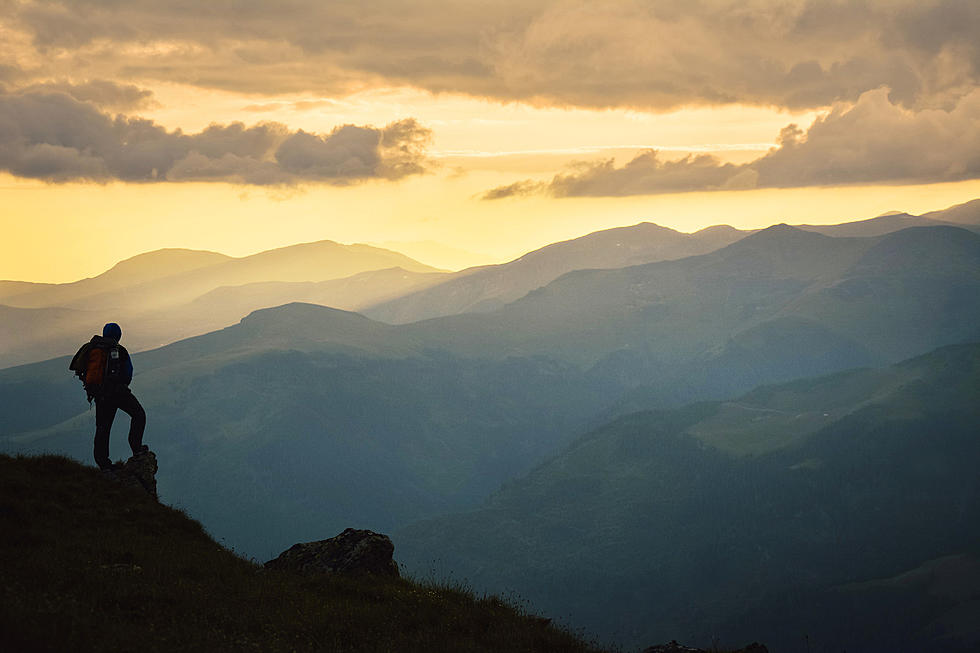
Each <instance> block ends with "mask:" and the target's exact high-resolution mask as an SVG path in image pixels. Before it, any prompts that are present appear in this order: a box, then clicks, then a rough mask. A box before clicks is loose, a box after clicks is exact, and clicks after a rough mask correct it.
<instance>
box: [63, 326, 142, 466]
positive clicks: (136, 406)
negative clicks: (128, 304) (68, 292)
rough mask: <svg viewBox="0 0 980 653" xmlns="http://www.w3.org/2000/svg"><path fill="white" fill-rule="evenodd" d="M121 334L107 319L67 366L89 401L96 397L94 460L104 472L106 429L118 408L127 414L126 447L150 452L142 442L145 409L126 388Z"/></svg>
mask: <svg viewBox="0 0 980 653" xmlns="http://www.w3.org/2000/svg"><path fill="white" fill-rule="evenodd" d="M121 337H122V329H120V328H119V325H118V324H116V323H115V322H109V323H108V324H106V325H105V326H104V327H103V328H102V335H101V336H92V339H91V340H90V341H89V342H87V343H85V344H84V345H82V346H81V348H80V349H79V350H78V353H76V354H75V357H74V358H72V360H71V365H69V366H68V369H69V370H71V371H72V372H74V373H75V375H76V376H78V378H80V379H81V380H82V383H83V384H84V386H85V393H86V395H87V396H88V400H89V403H91V402H92V400H93V399H94V400H95V463H96V464H97V465H98V466H99V469H102V470H104V471H111V470H112V469H113V466H112V462H111V461H110V460H109V431H110V429H112V421H113V419H115V417H116V411H117V410H121V411H123V412H124V413H126V414H127V415H129V417H130V423H129V447H130V448H131V449H132V450H133V455H134V456H139V455H140V454H143V453H145V452H147V451H149V448H148V447H147V446H146V445H145V444H143V429H144V428H146V412H145V411H144V410H143V407H142V406H141V405H140V402H139V401H137V399H136V397H135V396H134V395H133V393H132V391H131V390H130V389H129V383H130V381H132V380H133V361H132V360H131V359H130V357H129V352H128V351H126V348H125V347H123V346H122V345H120V344H119V339H120V338H121Z"/></svg>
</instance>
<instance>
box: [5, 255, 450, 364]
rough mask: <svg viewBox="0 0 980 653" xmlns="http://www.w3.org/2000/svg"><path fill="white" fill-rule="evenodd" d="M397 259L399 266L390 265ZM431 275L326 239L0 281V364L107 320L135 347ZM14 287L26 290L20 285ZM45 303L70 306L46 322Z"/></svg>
mask: <svg viewBox="0 0 980 653" xmlns="http://www.w3.org/2000/svg"><path fill="white" fill-rule="evenodd" d="M398 265H400V266H402V267H400V268H399V267H393V266H398ZM441 276H442V275H441V274H440V273H437V272H435V271H434V268H430V267H428V266H425V265H423V264H421V263H418V262H417V261H414V260H412V259H409V258H408V257H405V256H403V255H401V254H398V253H397V252H391V251H388V250H383V249H379V248H375V247H369V246H367V245H340V244H338V243H334V242H332V241H321V242H317V243H307V244H303V245H295V246H292V247H285V248H281V249H277V250H270V251H268V252H262V253H259V254H255V255H253V256H248V257H244V258H240V259H234V258H231V257H227V256H224V255H222V254H215V253H213V252H196V251H192V250H159V251H157V252H150V253H149V254H143V255H140V256H137V257H134V258H132V259H129V260H127V261H123V262H122V263H119V264H118V265H116V266H115V267H113V268H112V269H111V270H109V271H107V272H105V273H104V274H102V275H99V276H98V277H94V278H92V279H85V280H82V281H79V282H75V283H71V284H54V285H42V286H37V285H36V284H21V282H5V283H6V284H7V286H6V290H7V292H8V294H9V297H8V300H9V303H10V304H11V307H17V308H18V309H19V310H18V311H17V312H16V319H17V328H18V329H20V335H18V337H17V338H16V339H11V340H2V341H0V367H7V366H10V365H17V364H22V363H25V362H30V361H36V360H43V359H45V358H49V357H51V356H56V355H59V354H61V353H64V351H65V349H64V346H65V343H66V342H71V341H80V340H87V339H88V338H89V337H91V335H92V334H93V333H97V332H99V331H100V330H101V328H102V324H104V323H105V322H107V321H115V322H118V323H120V324H122V326H123V329H124V331H125V333H126V334H127V340H128V345H129V348H130V350H131V351H134V352H135V351H140V350H144V349H150V348H153V347H159V346H161V345H164V344H167V343H170V342H174V341H176V340H180V339H182V338H187V337H191V336H196V335H200V334H202V333H207V332H209V331H213V330H216V329H220V328H223V327H226V326H230V325H232V324H235V323H236V322H238V321H239V320H240V319H241V318H242V317H244V316H245V315H247V314H248V313H250V312H252V311H254V310H257V309H261V308H267V307H271V306H279V305H282V304H288V303H290V302H296V301H307V302H314V303H322V304H324V305H329V306H335V307H337V308H344V309H350V310H355V309H360V308H363V307H364V306H369V305H371V304H374V303H377V302H378V301H382V300H385V299H388V298H391V297H393V296H397V295H400V294H402V293H404V292H409V291H411V290H416V289H418V288H424V287H427V286H428V285H431V284H433V283H436V282H438V280H439V279H440V277H441ZM24 287H30V288H35V289H34V290H31V291H30V292H24V291H23V290H24ZM18 289H19V290H18ZM3 290H4V287H3V286H0V292H3ZM4 301H5V300H0V304H2V303H4ZM53 308H57V309H59V310H60V311H61V313H59V314H57V315H56V316H64V315H67V309H72V310H75V311H79V312H77V313H75V314H74V315H75V318H76V319H74V320H69V319H64V318H62V319H58V320H52V319H51V318H52V315H53V314H54V312H53V311H52V310H49V309H53ZM8 328H12V327H8Z"/></svg>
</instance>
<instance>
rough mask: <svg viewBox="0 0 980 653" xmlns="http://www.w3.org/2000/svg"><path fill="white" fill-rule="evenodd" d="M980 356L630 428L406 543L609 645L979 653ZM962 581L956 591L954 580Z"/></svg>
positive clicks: (628, 423)
mask: <svg viewBox="0 0 980 653" xmlns="http://www.w3.org/2000/svg"><path fill="white" fill-rule="evenodd" d="M977 397H980V344H969V345H959V346H952V347H946V348H943V349H940V350H938V351H935V352H932V353H930V354H928V355H925V356H922V357H919V358H916V359H912V360H909V361H906V362H903V363H901V364H899V365H896V366H893V367H890V368H887V369H865V370H854V371H849V372H844V373H840V374H836V375H833V376H828V377H820V378H815V379H806V380H801V381H796V382H793V383H790V384H784V385H778V386H766V387H762V388H759V389H758V390H756V391H754V392H752V393H749V394H748V395H745V396H743V397H740V398H738V399H735V400H732V401H727V402H721V403H710V404H696V405H693V406H689V407H686V408H683V409H678V410H672V411H657V412H643V413H635V414H631V415H628V416H625V417H622V418H620V419H618V420H616V421H614V422H611V423H609V424H607V425H605V426H603V427H601V428H599V429H597V430H596V431H594V432H592V433H590V434H588V435H586V436H584V437H582V438H580V439H578V440H577V441H576V442H575V443H573V444H572V445H570V446H569V447H568V448H567V449H566V450H565V451H564V452H563V453H561V454H560V455H558V456H557V457H556V458H554V459H553V460H551V461H550V462H548V463H546V464H544V465H542V466H540V467H539V468H538V469H536V470H534V471H533V472H532V473H530V474H529V475H528V476H526V477H524V478H522V479H519V480H516V481H514V482H512V483H510V484H508V485H506V486H505V487H504V488H503V489H502V490H501V491H500V492H498V493H497V494H495V495H494V496H493V497H492V498H491V499H490V500H489V501H488V503H487V505H486V507H485V508H484V509H482V510H479V511H476V512H470V513H467V514H460V515H456V516H451V517H445V518H441V519H437V520H433V521H428V522H424V523H420V524H418V525H415V526H412V527H411V528H408V529H404V530H403V531H402V532H401V533H399V534H398V539H399V542H401V543H402V552H403V554H402V555H403V558H402V560H403V561H404V562H405V563H406V564H407V565H408V567H409V568H425V569H428V568H430V567H431V566H432V565H433V562H432V556H431V555H430V554H429V552H430V551H431V550H432V549H433V548H434V547H435V546H439V547H440V548H441V550H442V551H443V554H442V557H441V559H440V560H439V561H438V562H437V563H436V564H437V566H440V567H441V568H444V569H452V570H453V572H454V573H455V574H462V575H463V576H465V577H466V578H469V579H470V580H471V582H473V583H474V584H475V585H476V586H478V587H484V588H488V589H491V590H492V591H515V592H517V593H519V594H521V595H522V596H525V597H528V598H529V599H530V600H531V601H532V602H533V603H534V605H536V606H539V607H540V608H542V609H544V610H545V611H546V612H548V613H554V614H568V615H570V618H571V619H572V620H573V621H574V622H575V623H578V624H581V625H583V626H585V627H587V628H589V629H595V630H596V632H599V633H601V635H602V636H603V637H604V638H606V640H607V641H621V642H625V643H626V644H628V645H641V644H643V643H644V642H650V641H666V640H668V639H678V640H681V641H685V640H687V641H690V642H695V643H697V642H701V643H702V644H703V645H707V644H708V643H709V641H708V635H707V634H708V633H711V634H713V635H716V636H718V637H720V638H721V640H722V643H723V644H724V643H726V642H734V643H737V642H739V641H740V640H742V639H744V638H746V637H747V636H748V637H753V638H758V639H761V640H762V641H765V642H766V643H767V644H768V645H769V646H771V647H772V650H776V651H778V650H803V648H802V647H803V638H804V635H808V636H809V646H810V650H811V651H813V652H814V653H820V652H831V651H834V652H837V651H841V650H848V651H864V652H880V653H898V652H908V653H913V652H915V653H926V652H937V653H938V652H940V651H941V652H943V653H954V652H962V653H966V652H967V651H973V650H976V648H975V647H976V646H977V644H978V643H980V629H978V624H980V612H978V603H977V599H978V598H980V574H978V573H977V572H978V569H980V546H978V543H980V486H978V482H977V478H978V477H977V474H976V465H977V461H978V460H980V439H978V438H977V425H978V424H980V402H978V401H977ZM957 579H958V580H957Z"/></svg>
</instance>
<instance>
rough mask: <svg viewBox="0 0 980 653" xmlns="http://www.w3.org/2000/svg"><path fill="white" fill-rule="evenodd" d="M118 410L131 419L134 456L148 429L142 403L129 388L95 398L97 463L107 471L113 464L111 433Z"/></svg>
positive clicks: (131, 446)
mask: <svg viewBox="0 0 980 653" xmlns="http://www.w3.org/2000/svg"><path fill="white" fill-rule="evenodd" d="M116 410H121V411H122V412H124V413H126V414H127V415H129V417H130V421H129V447H130V449H132V450H133V455H136V453H137V452H138V451H139V450H140V447H141V446H142V444H143V429H145V428H146V411H144V410H143V407H142V406H140V402H139V401H137V399H136V397H135V396H134V395H133V393H132V392H130V390H129V388H118V389H115V390H113V391H111V392H107V393H106V394H105V395H103V396H101V397H96V398H95V463H96V464H97V465H98V466H99V467H101V468H103V469H105V468H107V467H109V466H110V465H111V464H112V462H111V461H110V460H109V431H110V430H111V429H112V420H114V419H115V417H116Z"/></svg>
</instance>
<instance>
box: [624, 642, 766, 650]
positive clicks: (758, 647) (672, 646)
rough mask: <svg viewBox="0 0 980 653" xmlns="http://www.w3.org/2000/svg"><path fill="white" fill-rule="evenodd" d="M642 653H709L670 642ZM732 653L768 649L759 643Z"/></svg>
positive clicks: (753, 643)
mask: <svg viewBox="0 0 980 653" xmlns="http://www.w3.org/2000/svg"><path fill="white" fill-rule="evenodd" d="M643 653H709V652H708V651H706V650H704V649H703V648H691V647H690V646H683V645H681V644H678V643H677V642H676V641H672V642H670V643H669V644H659V645H657V646H651V647H649V648H645V649H643ZM732 653H769V649H767V648H766V647H765V646H763V645H762V644H760V643H759V642H752V643H751V644H749V645H748V646H746V647H744V648H740V649H738V650H737V651H732Z"/></svg>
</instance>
